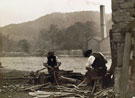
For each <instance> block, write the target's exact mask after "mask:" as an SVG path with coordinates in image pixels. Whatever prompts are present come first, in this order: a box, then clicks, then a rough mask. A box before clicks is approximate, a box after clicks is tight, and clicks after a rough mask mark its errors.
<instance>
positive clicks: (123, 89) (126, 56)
mask: <svg viewBox="0 0 135 98" xmlns="http://www.w3.org/2000/svg"><path fill="white" fill-rule="evenodd" d="M130 52H131V33H126V36H125V45H124V53H123V66H122V71H121V85H120V98H127V97H126V95H127V90H128V89H127V88H128V70H129V61H130Z"/></svg>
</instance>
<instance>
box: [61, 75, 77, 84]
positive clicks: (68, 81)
mask: <svg viewBox="0 0 135 98" xmlns="http://www.w3.org/2000/svg"><path fill="white" fill-rule="evenodd" d="M59 79H60V80H62V82H64V83H73V84H75V83H76V81H77V80H76V79H73V78H68V77H64V76H61V77H59Z"/></svg>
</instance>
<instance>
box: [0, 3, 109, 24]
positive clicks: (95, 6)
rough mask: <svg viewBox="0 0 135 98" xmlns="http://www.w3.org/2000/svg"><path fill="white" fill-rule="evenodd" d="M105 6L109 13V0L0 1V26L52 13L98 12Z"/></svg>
mask: <svg viewBox="0 0 135 98" xmlns="http://www.w3.org/2000/svg"><path fill="white" fill-rule="evenodd" d="M101 4H103V5H105V6H106V9H105V10H106V13H111V0H0V26H5V25H8V24H11V23H21V22H26V21H30V20H35V19H37V18H39V17H41V16H43V15H46V14H50V13H53V12H74V11H86V10H87V11H90V10H95V11H99V5H101Z"/></svg>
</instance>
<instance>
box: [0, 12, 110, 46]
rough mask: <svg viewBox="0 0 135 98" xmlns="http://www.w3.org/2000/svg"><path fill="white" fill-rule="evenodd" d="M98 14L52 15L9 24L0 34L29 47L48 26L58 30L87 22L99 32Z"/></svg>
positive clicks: (107, 16) (0, 29) (107, 17)
mask: <svg viewBox="0 0 135 98" xmlns="http://www.w3.org/2000/svg"><path fill="white" fill-rule="evenodd" d="M110 16H111V15H106V21H109V20H110ZM99 19H100V18H99V12H94V11H81V12H72V13H52V14H48V15H45V16H42V17H40V18H38V19H36V20H34V21H29V22H25V23H21V24H10V25H7V26H5V27H1V28H0V33H2V34H3V35H4V36H6V37H8V39H9V40H13V41H16V42H18V41H20V40H24V39H25V40H27V41H28V42H29V43H30V44H31V46H32V47H33V46H35V44H37V43H36V42H38V39H39V38H38V37H39V33H40V32H41V31H42V30H46V31H47V30H49V28H50V25H51V24H54V25H57V27H58V28H59V29H63V28H68V27H69V26H71V25H73V24H74V23H76V22H81V23H85V22H87V21H90V22H94V23H96V25H97V26H96V28H95V29H96V30H97V31H99V26H100V24H99V23H100V21H99Z"/></svg>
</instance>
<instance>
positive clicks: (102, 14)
mask: <svg viewBox="0 0 135 98" xmlns="http://www.w3.org/2000/svg"><path fill="white" fill-rule="evenodd" d="M100 26H101V39H104V38H106V36H107V33H106V23H105V6H104V5H100Z"/></svg>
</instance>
